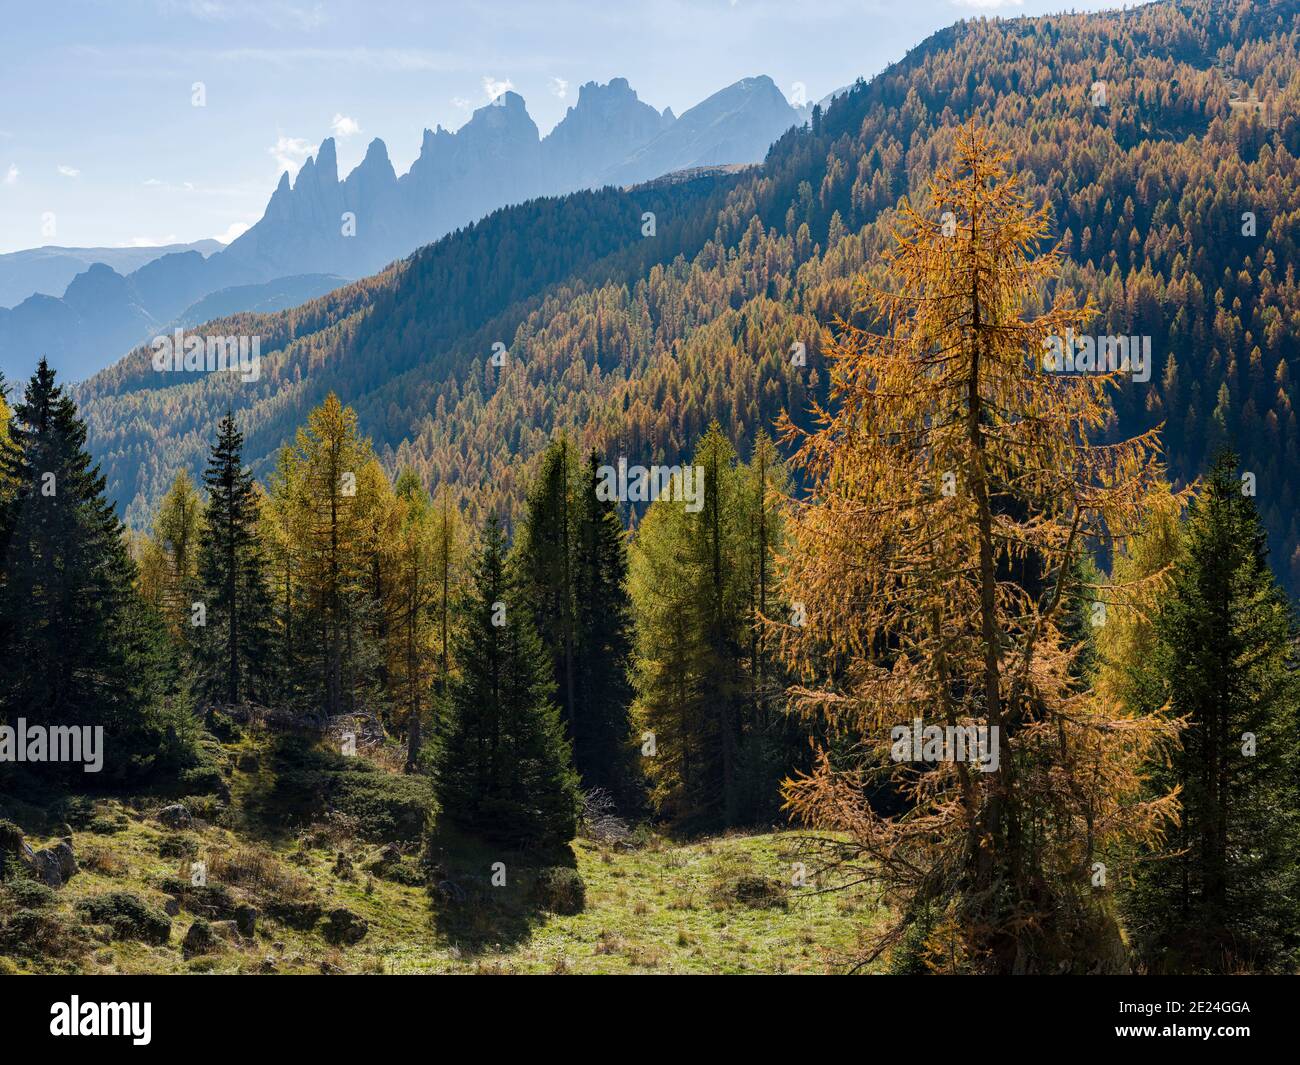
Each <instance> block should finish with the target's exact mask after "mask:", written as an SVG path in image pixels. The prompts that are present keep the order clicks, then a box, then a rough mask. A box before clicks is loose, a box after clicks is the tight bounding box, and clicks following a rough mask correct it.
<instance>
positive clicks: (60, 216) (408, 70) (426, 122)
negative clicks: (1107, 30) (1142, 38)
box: [0, 0, 1120, 252]
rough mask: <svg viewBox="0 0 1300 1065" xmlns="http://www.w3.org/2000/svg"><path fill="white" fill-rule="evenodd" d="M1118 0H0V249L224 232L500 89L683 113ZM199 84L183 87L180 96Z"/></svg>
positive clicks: (399, 161) (550, 113)
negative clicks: (710, 99)
mask: <svg viewBox="0 0 1300 1065" xmlns="http://www.w3.org/2000/svg"><path fill="white" fill-rule="evenodd" d="M1116 6H1120V5H1119V2H1118V0H491V2H488V3H480V2H473V0H451V2H449V0H434V2H422V0H318V2H312V0H45V2H44V3H33V2H29V0H0V10H2V11H3V24H4V33H3V34H2V35H0V252H10V251H16V250H19V249H22V248H32V247H39V246H42V245H60V246H64V247H124V246H130V245H156V244H165V243H174V242H188V241H193V240H198V239H201V238H205V237H215V238H217V239H219V240H224V241H229V240H231V239H233V238H234V237H235V236H238V234H239V233H240V232H242V231H243V229H245V228H247V227H248V226H249V225H251V224H252V223H253V222H255V221H257V219H258V218H260V217H261V214H262V211H263V209H264V208H265V206H266V201H267V200H268V199H269V197H270V195H271V192H272V190H273V189H274V188H275V185H276V182H277V181H278V179H279V176H280V174H281V173H282V172H283V171H284V170H286V169H287V170H289V171H290V173H291V174H292V173H296V172H297V169H298V167H300V166H301V165H302V163H303V161H304V160H305V159H306V158H307V156H308V155H310V154H313V153H314V151H315V149H316V147H317V146H318V145H319V144H320V142H321V141H322V140H323V139H324V138H325V137H328V136H331V135H332V136H334V137H335V141H336V144H337V146H338V158H339V171H340V176H343V175H346V174H347V172H348V171H349V170H351V169H352V167H354V166H355V165H356V164H357V163H359V162H360V161H361V159H362V157H363V156H364V154H365V148H366V145H367V144H368V143H369V142H370V140H371V139H372V138H374V137H379V138H381V139H382V140H383V141H384V143H385V144H386V145H387V147H388V153H389V157H390V158H391V159H392V161H393V166H394V167H395V168H396V170H397V172H398V173H399V174H402V173H404V172H405V171H406V170H407V168H408V167H409V166H410V164H411V162H412V161H413V160H414V158H415V156H416V154H417V153H418V151H419V146H420V140H421V132H422V130H423V129H424V128H425V127H429V128H433V127H434V126H436V125H438V124H441V125H442V126H444V127H445V128H447V129H456V128H458V127H459V126H461V125H463V124H464V123H465V122H466V121H468V119H469V117H470V115H471V114H472V112H473V110H474V108H476V107H480V106H482V105H483V104H485V103H487V102H488V101H489V100H490V99H491V98H492V97H493V96H494V95H496V94H498V93H500V92H502V91H504V90H505V89H513V90H514V91H515V92H518V93H519V94H520V95H521V96H523V97H524V99H525V101H526V102H527V106H528V111H529V113H530V114H531V115H532V117H533V120H534V121H535V122H536V123H537V125H538V128H539V129H540V130H541V132H542V133H543V134H545V133H546V132H548V131H549V130H550V129H551V127H553V126H554V125H555V124H556V123H557V122H558V121H559V120H560V119H561V118H563V117H564V113H565V111H566V109H567V108H568V107H570V106H572V104H573V103H575V102H576V100H577V95H578V87H579V86H580V85H581V84H582V83H583V82H586V81H593V80H594V81H599V82H606V81H608V80H609V79H610V78H613V77H626V78H627V79H628V81H629V82H630V84H631V86H632V88H633V89H635V90H636V92H637V93H638V95H639V96H640V98H641V99H642V100H644V101H646V102H647V103H649V104H651V105H653V106H654V107H656V108H658V109H660V110H662V109H663V108H664V107H672V109H673V111H674V112H675V113H677V114H679V115H680V114H681V113H682V112H683V111H685V110H686V109H688V108H689V107H691V106H693V105H694V104H696V103H699V102H700V101H701V100H703V99H704V98H705V97H707V96H709V95H710V94H711V93H714V92H716V91H717V90H719V89H721V88H724V87H725V86H727V85H730V84H732V83H733V82H735V81H738V80H740V79H741V78H744V77H750V76H753V75H757V74H768V75H770V76H771V77H772V79H773V80H774V81H775V82H776V83H777V85H778V86H780V88H781V89H782V91H784V92H785V94H786V95H787V96H788V97H791V98H792V99H794V100H795V102H798V99H797V97H798V96H799V94H800V93H802V94H803V96H804V97H805V98H806V99H807V100H809V101H816V100H818V99H820V98H821V97H823V96H825V95H826V94H827V93H829V92H831V91H833V90H835V89H837V88H840V87H842V86H844V85H848V84H850V83H852V82H853V81H854V80H855V79H856V78H858V77H859V76H862V77H866V78H870V77H871V76H872V75H874V74H876V73H878V72H879V71H880V70H882V69H883V68H884V67H886V66H887V65H888V64H890V63H891V62H894V61H895V60H898V59H900V58H902V56H903V55H904V54H905V53H906V52H907V51H908V50H909V49H910V48H912V47H913V46H915V45H916V44H918V43H920V42H921V41H922V40H923V39H924V38H925V37H926V36H928V35H929V34H930V33H933V32H934V31H935V30H938V29H940V28H942V27H944V26H946V25H949V24H950V23H952V22H955V21H957V20H958V19H961V18H971V17H980V16H1002V17H1015V16H1018V15H1034V14H1045V13H1048V12H1053V11H1060V10H1067V9H1074V10H1098V9H1102V8H1106V7H1116ZM196 104H201V106H196Z"/></svg>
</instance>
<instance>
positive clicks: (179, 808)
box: [158, 802, 194, 828]
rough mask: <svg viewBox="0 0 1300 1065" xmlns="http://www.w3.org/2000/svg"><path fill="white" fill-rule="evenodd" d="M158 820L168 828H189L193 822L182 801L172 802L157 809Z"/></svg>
mask: <svg viewBox="0 0 1300 1065" xmlns="http://www.w3.org/2000/svg"><path fill="white" fill-rule="evenodd" d="M158 820H159V821H161V822H162V823H163V824H164V825H166V826H167V827H168V828H189V827H190V825H191V824H193V823H194V819H193V818H192V817H190V812H189V810H187V809H186V808H185V806H184V805H183V804H182V803H179V802H177V803H172V805H171V806H164V807H163V808H162V809H161V810H159V811H158Z"/></svg>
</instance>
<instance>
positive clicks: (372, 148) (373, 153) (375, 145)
mask: <svg viewBox="0 0 1300 1065" xmlns="http://www.w3.org/2000/svg"><path fill="white" fill-rule="evenodd" d="M425 132H426V133H427V132H428V131H427V130H426V131H425ZM357 176H364V177H372V176H373V177H375V178H379V179H381V180H383V181H385V182H389V181H396V180H397V172H396V171H395V170H394V169H393V163H392V160H390V159H389V158H388V145H386V144H385V143H384V142H383V141H382V140H380V139H379V138H378V137H376V138H375V139H374V140H372V141H371V142H370V144H369V145H367V147H366V155H365V158H364V159H362V160H361V162H359V163H358V164H357V165H356V169H354V170H353V171H352V173H351V174H349V175H348V180H349V181H351V180H352V179H353V178H354V177H357Z"/></svg>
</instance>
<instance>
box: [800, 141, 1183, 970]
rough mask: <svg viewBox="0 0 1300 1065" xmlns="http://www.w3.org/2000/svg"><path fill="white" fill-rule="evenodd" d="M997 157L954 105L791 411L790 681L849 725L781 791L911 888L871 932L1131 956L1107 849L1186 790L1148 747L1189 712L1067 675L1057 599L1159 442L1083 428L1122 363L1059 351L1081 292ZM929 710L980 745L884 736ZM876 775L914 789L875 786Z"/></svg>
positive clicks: (923, 945)
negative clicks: (891, 799)
mask: <svg viewBox="0 0 1300 1065" xmlns="http://www.w3.org/2000/svg"><path fill="white" fill-rule="evenodd" d="M1006 160H1007V156H1006V154H1005V153H1003V152H1002V151H1000V150H999V149H998V148H997V147H996V146H995V145H994V143H993V142H992V140H991V138H990V136H989V135H988V134H987V133H986V132H985V131H983V130H981V129H979V128H977V127H975V126H974V125H968V126H966V127H963V128H962V129H961V130H959V131H958V132H957V134H956V136H955V143H954V146H953V160H952V164H951V165H950V166H944V167H941V168H940V169H939V170H938V171H937V173H936V174H935V176H934V177H933V179H932V180H931V181H930V183H929V186H928V190H927V191H926V193H925V195H924V196H923V197H922V202H921V203H920V205H919V206H917V205H914V204H912V203H911V202H909V201H906V200H905V201H903V203H902V204H901V205H900V219H899V220H900V231H899V232H898V234H897V236H896V245H895V247H894V248H893V249H892V250H891V252H889V253H888V254H887V257H886V265H887V267H888V274H887V280H886V283H885V285H884V286H879V287H877V286H869V285H867V284H866V283H865V282H864V283H863V284H862V295H863V296H864V297H865V298H864V299H863V300H862V306H861V307H860V314H861V318H860V319H858V321H861V322H863V323H865V324H862V325H858V324H853V323H843V322H842V323H839V328H838V329H837V330H836V331H835V332H834V333H833V334H832V335H827V336H825V337H824V339H823V343H822V350H823V352H824V353H825V354H826V356H827V358H828V361H829V370H830V397H831V398H830V403H829V405H827V406H821V405H814V407H813V410H812V415H813V419H814V422H813V427H812V429H811V430H810V431H807V432H805V431H802V430H800V429H799V428H798V427H796V426H795V425H794V424H793V423H792V421H791V420H790V419H789V418H783V419H782V423H781V435H782V437H783V438H784V439H785V440H786V441H788V442H789V443H790V444H791V445H792V446H794V447H795V449H796V455H795V465H796V468H797V469H798V470H799V471H800V472H801V473H802V475H803V478H804V481H805V485H806V492H805V494H803V495H802V496H801V497H800V498H799V499H798V500H797V501H796V503H795V505H794V506H793V507H792V509H791V512H790V520H789V526H788V532H789V535H788V549H787V550H786V552H785V553H784V556H783V565H784V567H785V576H784V581H783V588H784V595H785V597H786V598H787V599H788V600H790V601H792V602H793V601H799V602H802V603H803V604H804V607H805V612H806V613H805V616H804V617H803V618H801V620H802V621H803V622H804V623H803V624H790V625H785V626H783V627H782V628H781V630H780V631H781V633H782V636H783V644H784V649H785V652H786V656H787V661H788V663H789V666H790V668H791V669H792V670H795V671H797V674H796V683H795V684H794V685H793V686H792V689H791V692H790V694H791V698H792V700H793V703H794V707H795V709H796V710H797V711H799V712H801V713H802V714H804V715H806V716H807V717H808V718H810V719H811V720H813V721H816V722H819V723H820V724H822V725H823V726H825V727H827V728H828V729H830V730H832V731H834V732H835V733H837V734H839V735H840V736H842V737H847V739H848V740H851V741H852V742H851V743H847V744H841V745H840V746H839V747H837V748H836V752H837V753H836V756H834V757H832V755H831V754H830V753H829V752H828V751H825V750H824V751H823V752H822V753H821V755H820V757H819V760H818V762H817V765H816V767H815V769H814V770H813V771H812V772H811V773H809V774H804V775H800V776H799V777H797V778H796V779H794V780H792V781H791V782H789V784H788V785H787V787H786V796H787V800H788V802H789V804H790V807H791V809H792V811H793V813H794V815H795V816H796V817H797V818H799V819H800V820H802V821H804V822H806V823H809V824H814V825H818V826H820V827H821V828H823V829H833V830H835V831H838V832H844V833H846V834H847V835H848V837H849V839H850V842H849V843H848V844H847V845H846V846H844V847H843V848H840V851H841V853H839V854H838V855H836V858H837V859H839V860H843V859H845V858H847V859H848V860H850V861H860V862H861V863H863V864H869V865H870V866H871V867H872V868H873V869H874V870H875V871H876V875H878V877H879V879H880V880H881V882H882V883H883V886H884V888H885V892H886V897H887V898H888V899H889V901H890V902H891V904H892V905H893V906H894V907H895V909H896V912H897V913H899V914H900V915H901V920H900V921H898V922H896V923H894V924H893V925H891V926H890V928H889V929H888V931H887V932H886V933H885V934H883V935H881V936H877V937H874V938H873V939H872V940H871V942H870V945H869V947H868V948H867V949H865V950H864V959H865V958H871V957H874V956H877V955H878V954H880V953H882V952H883V951H885V950H886V949H888V948H890V947H891V946H896V945H898V944H899V943H900V941H901V940H902V938H903V936H904V933H907V932H912V933H919V934H914V936H913V937H912V942H914V943H917V944H919V945H918V947H917V949H918V952H919V954H920V960H921V961H923V962H924V963H926V964H929V965H931V966H933V967H938V968H943V969H946V970H957V971H973V972H1008V973H1009V972H1029V971H1057V970H1060V969H1062V968H1065V969H1072V970H1075V971H1089V970H1095V969H1119V968H1123V967H1124V966H1125V965H1126V960H1125V957H1124V951H1123V948H1122V944H1120V942H1119V940H1118V936H1117V935H1116V934H1115V933H1114V920H1113V917H1112V916H1111V914H1110V912H1109V903H1108V899H1107V894H1106V892H1107V888H1106V887H1105V886H1104V885H1105V884H1106V883H1107V881H1106V878H1105V877H1106V873H1105V870H1106V863H1107V861H1108V860H1112V861H1113V859H1111V853H1112V851H1114V850H1117V849H1118V848H1120V847H1121V846H1123V845H1125V844H1129V843H1132V842H1133V841H1135V840H1136V841H1140V840H1146V839H1151V838H1155V837H1157V836H1158V835H1159V833H1160V831H1161V830H1162V828H1163V827H1165V825H1166V824H1167V823H1168V820H1169V818H1170V816H1171V815H1172V812H1173V809H1174V799H1173V797H1172V796H1170V795H1167V794H1162V795H1157V796H1150V795H1147V794H1145V793H1144V791H1143V777H1142V771H1143V766H1144V764H1145V762H1146V760H1147V758H1148V757H1149V756H1150V755H1151V753H1152V750H1153V748H1155V747H1157V746H1158V745H1159V744H1161V743H1162V742H1168V741H1169V739H1170V738H1171V736H1172V734H1173V733H1174V731H1175V729H1174V728H1173V726H1172V725H1170V724H1169V723H1168V722H1166V721H1164V720H1163V719H1162V718H1161V717H1160V716H1159V715H1155V716H1145V717H1138V716H1135V715H1132V714H1130V713H1128V712H1126V711H1125V710H1124V708H1123V707H1121V706H1119V705H1117V704H1116V703H1114V702H1113V701H1109V700H1106V699H1104V698H1101V697H1100V696H1098V695H1096V694H1095V693H1093V692H1091V691H1090V690H1088V689H1087V688H1086V687H1085V686H1081V685H1079V684H1078V683H1077V678H1076V677H1075V676H1074V674H1073V671H1072V669H1071V662H1072V659H1073V657H1074V655H1075V654H1076V653H1077V648H1075V647H1072V646H1070V644H1069V643H1068V641H1067V639H1066V637H1065V635H1064V632H1063V621H1064V614H1065V611H1066V610H1067V604H1068V602H1069V601H1070V595H1071V594H1072V589H1071V588H1070V581H1071V575H1072V574H1075V573H1077V572H1078V566H1077V562H1078V560H1079V558H1080V557H1081V555H1082V554H1083V553H1084V552H1086V551H1088V550H1090V547H1091V545H1095V544H1097V543H1099V542H1101V541H1105V540H1109V541H1111V542H1118V543H1122V542H1123V540H1124V538H1125V537H1127V536H1128V535H1130V534H1131V533H1132V532H1133V531H1134V529H1135V528H1137V527H1138V526H1139V525H1140V522H1141V518H1142V516H1143V514H1144V507H1145V500H1146V498H1147V494H1148V492H1149V490H1150V488H1151V486H1152V484H1153V483H1155V482H1156V481H1157V480H1158V479H1159V478H1160V474H1161V468H1160V464H1159V461H1158V441H1157V438H1156V436H1155V434H1154V432H1152V433H1147V434H1144V435H1142V436H1139V437H1137V438H1135V439H1131V440H1128V441H1121V442H1117V443H1113V444H1105V445H1099V444H1094V443H1092V442H1091V438H1092V437H1094V436H1096V435H1098V434H1099V433H1100V432H1101V431H1102V430H1103V428H1104V427H1105V426H1106V425H1107V423H1108V419H1109V418H1110V416H1111V410H1110V405H1109V401H1108V398H1107V396H1108V390H1109V389H1111V388H1112V387H1113V386H1114V385H1115V384H1116V383H1117V381H1118V378H1119V376H1120V373H1121V371H1115V372H1110V373H1096V372H1093V373H1082V374H1059V373H1053V372H1050V365H1049V364H1045V361H1044V358H1043V356H1044V353H1045V352H1048V351H1049V350H1051V348H1050V345H1051V344H1052V342H1053V338H1062V337H1064V336H1065V335H1066V334H1067V331H1074V332H1078V331H1080V329H1081V327H1082V326H1083V325H1084V323H1085V322H1086V321H1087V320H1088V319H1089V317H1090V315H1091V311H1090V308H1088V307H1078V306H1076V305H1075V304H1074V302H1073V299H1072V297H1071V295H1070V293H1069V292H1068V291H1065V290H1063V287H1062V286H1060V285H1059V284H1057V279H1058V277H1059V275H1060V273H1061V271H1062V255H1061V251H1060V249H1059V247H1057V248H1052V249H1051V250H1048V251H1042V248H1043V246H1044V245H1045V243H1046V241H1047V238H1048V234H1049V229H1050V225H1049V223H1050V216H1049V213H1048V210H1047V208H1046V207H1045V206H1044V207H1042V208H1039V209H1035V208H1034V207H1033V206H1032V204H1031V203H1030V202H1029V201H1028V198H1027V197H1026V195H1025V194H1024V192H1023V191H1022V187H1021V181H1020V179H1019V178H1018V177H1017V176H1015V175H1009V174H1008V173H1007V171H1006V166H1005V164H1006ZM1048 297H1050V299H1051V304H1050V307H1049V308H1047V309H1042V308H1041V301H1042V300H1044V299H1045V298H1048ZM1073 592H1074V593H1077V589H1074V590H1073ZM918 722H919V723H921V725H922V727H924V726H929V725H935V726H938V727H939V728H940V729H941V730H944V729H947V728H956V727H967V726H973V727H974V728H976V729H980V730H986V731H982V732H976V733H974V736H976V737H979V736H983V737H984V741H985V750H986V752H987V755H986V757H985V758H984V759H982V760H981V761H980V763H979V764H975V763H973V762H972V761H971V760H969V759H960V758H958V757H956V756H955V755H956V754H957V753H958V752H956V750H955V749H954V748H948V749H947V751H946V752H945V751H944V749H942V748H941V749H940V750H938V751H935V750H934V748H933V747H932V748H931V752H932V754H933V757H932V758H931V759H930V760H926V761H921V762H915V761H912V760H911V759H910V757H903V758H898V759H897V760H896V759H895V757H894V755H896V754H897V753H898V748H897V747H896V746H895V743H896V741H897V739H898V736H899V732H898V731H897V730H899V729H902V730H904V735H906V734H908V733H909V732H910V731H911V730H912V729H914V728H915V727H916V723H918ZM942 734H944V733H941V735H942ZM954 735H955V734H954ZM994 743H996V744H997V749H998V755H997V758H996V759H994V758H993V757H992V751H993V744H994ZM846 745H847V750H846V749H845V746H846ZM904 753H905V754H906V753H907V752H904ZM967 753H968V754H969V751H968V752H967ZM882 782H887V783H888V784H890V785H891V786H892V788H894V789H895V790H897V791H898V792H899V793H901V794H902V795H903V796H904V797H905V799H906V808H905V810H904V811H903V812H902V813H901V814H897V815H884V814H881V813H878V812H877V810H876V809H875V808H873V806H872V804H871V802H870V801H869V800H868V796H869V792H870V789H871V788H872V787H873V786H878V785H879V784H881V783H882ZM845 852H847V853H845ZM1099 885H1102V886H1099Z"/></svg>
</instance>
